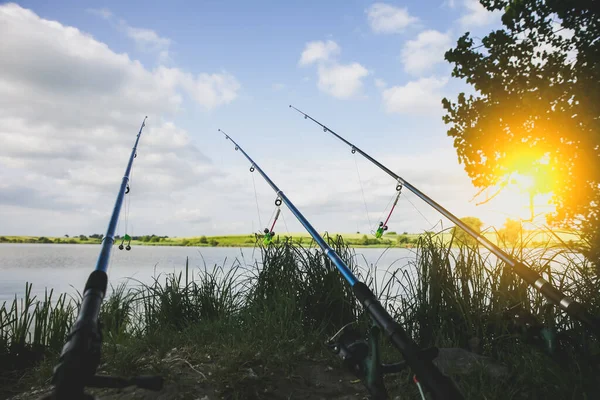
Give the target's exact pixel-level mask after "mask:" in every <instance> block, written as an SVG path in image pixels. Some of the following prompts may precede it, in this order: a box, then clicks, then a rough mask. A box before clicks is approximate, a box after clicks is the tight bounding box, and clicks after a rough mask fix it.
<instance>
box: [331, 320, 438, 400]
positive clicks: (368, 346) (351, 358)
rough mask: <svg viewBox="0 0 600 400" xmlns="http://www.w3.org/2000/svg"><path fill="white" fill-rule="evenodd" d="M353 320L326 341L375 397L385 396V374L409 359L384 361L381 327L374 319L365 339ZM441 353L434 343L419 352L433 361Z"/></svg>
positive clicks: (378, 399) (398, 369)
mask: <svg viewBox="0 0 600 400" xmlns="http://www.w3.org/2000/svg"><path fill="white" fill-rule="evenodd" d="M353 324H355V323H354V322H351V323H349V324H347V325H345V326H344V327H343V328H342V329H340V330H339V331H338V332H337V333H336V334H335V335H333V337H331V339H329V340H328V341H327V342H326V345H327V346H328V347H329V349H330V350H331V351H332V352H333V353H334V354H336V355H338V356H339V357H340V358H341V359H342V361H343V363H344V365H345V366H346V368H347V369H349V370H350V372H352V373H353V374H354V375H356V377H357V378H358V379H360V380H361V381H362V383H363V384H364V385H365V387H366V388H367V390H368V391H369V393H370V394H371V396H372V398H373V399H374V400H386V399H388V393H387V389H386V387H385V384H384V382H383V376H384V375H386V374H396V373H399V372H401V371H402V370H403V369H404V368H406V367H407V366H408V364H407V362H406V361H400V362H397V363H393V364H383V363H382V362H381V354H380V347H379V340H380V337H381V329H380V328H379V327H378V326H377V325H375V324H374V323H373V324H372V325H371V327H370V328H369V331H368V335H367V337H366V339H363V338H362V337H361V335H360V334H359V333H358V332H357V331H356V330H355V329H353V328H352V325H353ZM438 353H439V351H438V349H437V347H431V348H428V349H425V350H422V351H421V352H420V353H419V356H420V357H422V358H425V359H427V360H429V361H431V360H433V359H434V358H436V357H437V356H438Z"/></svg>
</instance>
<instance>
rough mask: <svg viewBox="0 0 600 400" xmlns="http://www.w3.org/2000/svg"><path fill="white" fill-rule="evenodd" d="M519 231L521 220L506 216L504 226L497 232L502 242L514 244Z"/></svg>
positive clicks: (520, 229)
mask: <svg viewBox="0 0 600 400" xmlns="http://www.w3.org/2000/svg"><path fill="white" fill-rule="evenodd" d="M521 232H522V226H521V222H519V221H515V220H512V219H510V218H507V219H506V222H505V223H504V227H502V229H500V230H499V231H498V234H499V235H500V239H501V240H502V241H503V242H505V243H506V244H512V245H514V244H516V243H517V242H518V241H519V237H520V236H521Z"/></svg>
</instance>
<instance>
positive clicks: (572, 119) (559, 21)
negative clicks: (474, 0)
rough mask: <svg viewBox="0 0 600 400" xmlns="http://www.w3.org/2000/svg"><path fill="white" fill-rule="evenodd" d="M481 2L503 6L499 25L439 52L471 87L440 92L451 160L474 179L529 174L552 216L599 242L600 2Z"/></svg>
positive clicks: (482, 181)
mask: <svg viewBox="0 0 600 400" xmlns="http://www.w3.org/2000/svg"><path fill="white" fill-rule="evenodd" d="M480 2H481V4H482V5H483V6H484V7H486V8H487V9H488V10H489V11H493V10H501V11H503V12H504V13H503V16H502V24H503V29H499V30H495V31H493V32H490V33H489V34H488V35H487V36H485V37H484V38H483V39H481V43H480V44H479V43H475V40H474V38H472V37H471V35H470V33H469V32H467V33H465V34H464V35H463V36H462V37H461V38H460V39H459V40H458V42H457V45H456V47H455V48H454V49H451V50H449V51H448V52H447V53H446V60H447V61H449V62H450V63H453V64H454V69H453V72H452V75H453V76H454V77H458V78H464V79H465V80H466V82H467V83H468V84H470V85H472V87H473V89H474V94H471V95H466V94H465V93H460V94H459V96H458V98H457V99H456V100H454V101H452V100H449V99H444V100H443V106H444V108H445V110H446V112H447V113H446V115H445V116H444V122H445V123H446V124H449V125H450V127H449V130H448V135H449V136H451V137H453V138H454V146H455V148H456V150H457V153H458V157H459V161H460V162H461V163H463V164H464V165H465V169H466V171H467V173H468V174H469V176H470V177H471V179H472V181H473V183H474V184H475V185H476V186H479V187H488V186H493V185H497V184H502V183H505V182H506V181H507V180H508V179H509V177H510V174H514V173H515V172H516V173H520V174H524V175H529V176H533V177H534V178H535V180H536V182H535V187H534V188H535V191H536V192H537V193H550V192H551V193H553V195H554V198H553V201H554V203H555V204H556V205H557V212H556V213H555V214H554V215H553V216H552V218H551V220H550V222H555V223H561V224H568V225H571V226H575V227H578V228H581V229H582V230H583V233H584V235H585V237H586V238H587V240H589V242H590V243H600V215H599V211H598V208H599V207H600V40H599V37H600V18H599V17H598V13H597V10H598V2H597V0H575V1H564V0H546V1H543V0H480ZM595 247H598V246H595ZM588 256H590V259H592V261H595V262H597V261H598V260H599V259H600V254H598V253H596V254H593V253H592V252H589V253H588Z"/></svg>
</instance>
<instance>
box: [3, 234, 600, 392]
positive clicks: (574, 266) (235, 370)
mask: <svg viewBox="0 0 600 400" xmlns="http://www.w3.org/2000/svg"><path fill="white" fill-rule="evenodd" d="M447 234H448V233H447V232H445V233H439V234H431V235H422V236H420V237H418V239H417V242H416V243H415V259H414V260H413V261H410V262H409V264H408V265H407V266H404V267H402V268H400V267H396V266H395V264H393V263H392V264H391V265H390V266H389V267H388V268H387V270H385V271H379V272H378V271H377V270H371V269H364V267H362V266H361V265H359V264H357V263H359V262H360V259H357V257H356V255H355V252H354V250H353V249H352V248H350V247H349V246H348V244H347V243H345V242H344V240H343V238H342V237H341V236H336V237H335V238H331V237H329V236H326V240H327V241H328V242H329V243H330V245H331V246H332V247H333V248H334V250H335V251H336V252H337V253H338V254H339V255H340V257H341V258H342V259H343V260H344V261H345V262H346V263H347V264H348V266H349V267H350V269H351V270H352V271H353V272H354V273H355V274H356V275H357V277H358V278H359V279H360V280H361V281H362V282H365V283H366V284H367V285H368V286H370V287H371V288H372V289H373V290H374V292H375V293H376V295H377V296H378V298H379V300H380V301H381V303H382V304H383V305H384V307H385V308H386V309H387V310H388V312H390V314H391V315H392V317H393V318H394V319H395V320H397V321H398V322H399V323H401V324H402V326H403V327H404V329H405V330H406V332H407V333H408V335H410V336H411V337H412V338H413V339H414V340H415V342H416V343H417V344H418V345H419V346H420V347H421V348H427V347H430V346H438V347H440V348H444V349H448V348H450V349H458V350H460V351H462V352H467V354H471V355H474V356H475V355H476V356H477V357H481V359H485V360H492V361H493V362H494V363H498V364H499V365H501V366H502V371H504V372H502V373H501V374H498V373H495V372H494V371H492V370H491V369H488V368H486V367H485V365H483V366H482V365H480V364H479V363H475V364H474V363H472V362H471V363H469V365H470V366H469V365H462V366H461V365H458V364H453V363H452V362H450V361H452V360H445V361H444V362H443V364H444V365H445V367H444V373H446V374H449V375H450V376H451V377H452V378H453V379H454V380H455V381H456V382H457V384H458V386H459V387H460V389H461V390H462V391H463V393H464V395H465V398H466V399H482V398H486V399H490V400H492V399H498V400H499V399H507V398H512V399H526V398H527V399H529V398H536V399H545V398H557V399H566V398H577V399H579V398H582V399H583V398H598V396H599V395H600V388H599V384H600V383H599V382H598V380H597V371H598V367H597V362H598V360H597V359H595V358H594V356H593V355H594V354H597V353H598V351H599V350H600V349H599V343H598V340H597V339H595V338H593V337H592V336H591V335H590V334H589V333H588V332H587V331H586V330H585V329H583V327H582V326H581V325H580V324H579V323H577V322H574V321H573V320H572V319H570V318H568V316H566V315H565V314H564V313H563V312H562V311H560V310H559V309H557V308H556V307H553V306H551V305H548V303H547V302H546V301H545V300H544V299H543V297H541V296H540V295H539V294H538V293H537V292H536V291H535V290H533V289H531V288H530V287H528V286H527V285H526V284H525V283H524V282H523V281H522V280H521V279H520V278H518V277H516V276H515V275H514V274H513V273H512V272H511V271H509V270H508V269H506V268H504V264H503V263H502V262H500V261H498V260H496V259H493V258H490V257H488V255H487V254H486V253H485V252H484V251H482V249H481V248H480V247H478V246H475V245H472V244H469V243H458V244H457V243H456V241H457V238H456V237H454V236H452V235H451V236H450V240H448V238H447V237H446V236H445V235H447ZM455 245H456V246H457V247H456V250H453V251H449V250H450V248H453V247H454V246H455ZM525 246H527V243H519V244H518V245H517V246H515V247H513V248H512V250H511V251H510V252H511V253H512V254H518V253H519V252H520V250H521V249H522V248H523V247H525ZM259 248H260V250H261V254H262V259H261V261H258V262H256V263H255V264H252V265H249V266H246V265H241V264H239V262H238V263H237V264H234V265H232V266H231V268H230V267H229V266H228V267H227V268H225V267H224V266H222V265H214V266H204V268H200V269H192V268H189V267H188V265H187V264H186V266H185V267H186V268H185V271H184V272H182V273H179V274H177V275H174V274H168V275H161V276H158V277H155V280H154V283H153V284H149V285H140V286H137V287H125V286H120V287H118V288H115V290H113V292H112V294H111V295H110V296H108V297H107V298H106V299H105V301H104V303H103V305H102V309H101V313H100V319H101V322H102V326H103V348H102V363H101V367H100V371H99V372H100V373H104V374H112V375H119V376H126V377H130V376H132V375H139V374H144V375H150V374H152V375H154V374H159V375H162V376H163V377H164V378H165V382H166V386H165V389H163V391H162V392H160V396H161V397H160V398H163V399H175V398H205V399H217V398H218V399H262V398H265V399H266V398H332V399H333V398H337V399H341V398H344V399H362V398H364V396H365V395H366V391H365V390H364V388H363V387H362V385H361V384H360V383H358V382H356V381H355V378H354V377H353V376H352V375H351V374H348V373H347V372H344V371H345V370H344V368H343V366H342V363H341V362H340V361H339V360H338V358H337V357H336V356H335V355H333V354H332V353H331V352H330V350H329V349H328V347H327V346H326V345H325V344H324V342H325V341H326V339H327V338H329V337H331V335H332V334H333V333H334V332H336V331H337V330H339V329H340V328H341V327H342V326H344V325H346V324H347V323H349V322H353V323H355V326H356V328H357V329H358V330H359V331H361V332H362V333H364V332H366V331H367V329H368V319H367V318H366V316H365V314H364V313H363V310H362V307H361V306H360V304H359V303H358V302H357V300H356V298H355V296H354V295H353V293H352V290H351V288H350V287H349V286H348V285H347V283H346V282H345V281H344V280H343V278H342V276H341V274H340V273H339V272H338V271H337V270H336V268H335V267H334V265H333V264H332V263H331V262H330V261H329V259H327V258H326V257H324V256H323V255H322V254H321V253H320V252H314V251H312V250H313V249H314V247H311V246H310V244H308V243H307V244H306V245H299V244H297V243H294V242H293V241H292V240H286V241H281V242H280V243H275V244H273V245H270V246H268V247H267V248H265V247H262V246H260V242H259ZM523 254H524V255H525V257H526V259H524V261H525V262H526V263H527V264H528V265H530V266H531V268H533V269H534V270H536V271H539V272H540V273H541V274H542V275H543V276H544V278H545V279H547V280H548V281H550V282H551V283H552V284H553V285H555V286H556V287H557V288H558V289H559V290H561V291H563V292H565V293H566V294H567V295H569V296H570V297H572V298H574V299H576V300H577V301H580V302H581V303H582V304H584V305H585V306H586V307H588V309H589V311H590V312H591V313H592V315H599V314H600V293H599V291H598V290H597V287H598V277H597V272H596V270H595V269H594V268H593V267H592V265H591V264H590V263H589V262H588V261H587V260H586V259H585V258H583V257H582V256H581V254H579V253H577V251H576V250H575V249H572V248H569V247H568V245H567V244H565V246H560V247H557V246H553V245H551V244H547V245H546V247H544V248H542V249H541V250H535V251H531V252H524V253H523ZM549 260H554V262H555V263H558V265H555V267H553V269H552V270H551V269H550V267H549V264H548V263H549ZM380 272H385V274H384V275H385V277H386V278H385V281H384V282H383V283H381V282H378V283H377V281H376V280H375V279H374V277H376V276H380V274H379V273H380ZM28 288H29V289H28V291H27V292H26V293H27V294H26V296H25V298H24V299H17V298H15V300H14V302H13V303H12V304H11V303H4V304H2V305H1V307H0V388H1V390H0V397H2V396H6V397H9V396H11V395H12V396H14V395H16V394H19V397H18V399H34V398H39V397H40V395H41V394H44V393H47V391H48V390H49V388H50V386H49V382H50V378H51V376H52V368H53V367H54V365H56V361H57V358H58V355H59V353H60V350H61V348H62V346H63V344H64V341H65V336H66V334H67V332H68V330H69V327H70V326H71V324H72V323H73V321H74V318H75V316H76V311H77V308H78V307H79V302H80V300H81V299H80V298H74V299H69V298H67V297H66V296H65V295H60V296H59V297H57V295H56V294H54V295H53V293H52V292H48V293H47V295H46V297H45V298H39V299H38V298H35V297H32V296H31V295H30V293H31V286H30V285H28ZM382 346H383V347H382V356H383V361H384V362H388V363H389V362H394V361H399V360H400V359H401V355H400V354H399V353H398V352H397V351H396V350H395V349H393V348H392V347H391V346H390V345H389V343H387V341H385V340H384V341H382ZM436 362H441V361H436ZM440 368H442V367H440ZM410 378H411V377H410V375H409V371H406V370H405V371H403V372H401V373H400V374H398V375H389V376H386V378H385V380H386V382H387V383H388V390H389V392H390V398H394V397H395V396H402V398H406V399H420V395H419V394H418V390H417V388H416V387H415V385H414V384H412V383H411V382H412V381H411V379H410ZM315 382H318V384H317V383H315ZM32 388H35V393H33V394H32V393H31V392H29V393H28V392H25V391H28V390H29V391H31V390H32ZM24 392H25V393H24ZM91 393H94V394H96V395H104V396H108V397H109V398H111V399H126V398H134V397H135V398H142V397H145V396H148V398H156V397H155V396H154V395H152V396H150V394H148V392H145V391H142V390H141V389H136V390H134V391H131V390H128V391H116V390H106V389H105V390H103V391H93V390H92V391H91Z"/></svg>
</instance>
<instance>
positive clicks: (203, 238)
mask: <svg viewBox="0 0 600 400" xmlns="http://www.w3.org/2000/svg"><path fill="white" fill-rule="evenodd" d="M199 242H200V243H202V244H208V239H207V238H206V236H204V235H202V236H200V240H199Z"/></svg>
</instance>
